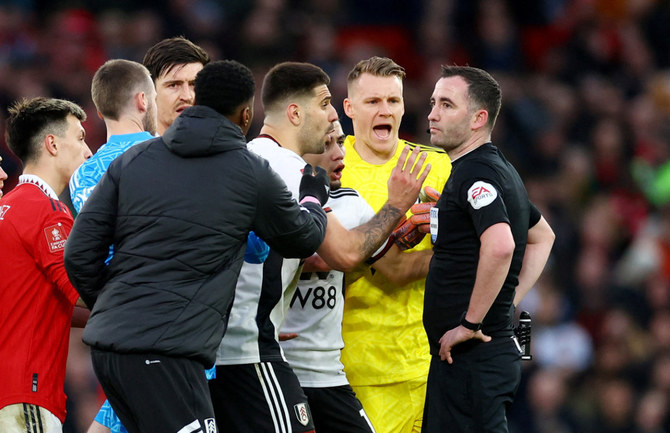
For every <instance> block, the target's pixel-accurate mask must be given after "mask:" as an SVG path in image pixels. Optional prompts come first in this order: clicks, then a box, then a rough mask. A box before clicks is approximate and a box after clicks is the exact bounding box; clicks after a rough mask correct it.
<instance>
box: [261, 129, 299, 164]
mask: <svg viewBox="0 0 670 433" xmlns="http://www.w3.org/2000/svg"><path fill="white" fill-rule="evenodd" d="M260 133H261V134H266V135H269V136H270V137H272V138H274V139H275V140H277V142H278V143H279V144H280V145H281V147H283V148H284V149H288V150H291V151H293V152H295V153H297V154H298V155H300V156H303V154H304V152H302V151H301V149H300V144H299V141H298V137H297V136H296V135H295V134H293V133H292V131H289V130H287V128H279V127H276V126H274V125H269V124H267V123H264V124H263V127H262V128H261V132H260Z"/></svg>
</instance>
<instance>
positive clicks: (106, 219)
mask: <svg viewBox="0 0 670 433" xmlns="http://www.w3.org/2000/svg"><path fill="white" fill-rule="evenodd" d="M112 167H113V165H112V166H111V167H110V170H108V171H107V173H105V175H104V176H103V177H102V179H101V180H100V183H99V184H98V187H97V188H96V189H95V191H94V192H93V194H92V195H91V197H90V198H89V200H88V201H87V202H86V205H85V206H84V207H83V208H82V212H81V213H80V214H79V215H78V216H77V220H76V221H75V223H74V226H73V228H72V233H71V234H70V237H69V238H68V241H67V244H66V245H65V256H64V258H65V268H66V269H67V273H68V276H69V277H70V281H72V285H73V286H74V287H75V288H76V289H77V291H78V292H79V295H80V296H81V298H82V299H83V301H84V302H85V303H86V305H87V306H88V307H89V309H92V308H93V305H94V304H95V301H96V299H97V297H98V294H99V293H100V290H102V286H103V285H104V283H105V281H106V279H105V276H106V272H105V270H106V269H105V268H106V266H105V259H106V258H107V256H108V255H109V246H110V245H111V244H112V243H113V237H114V227H115V222H116V209H117V187H116V181H115V180H114V179H113V178H112V174H111V171H112Z"/></svg>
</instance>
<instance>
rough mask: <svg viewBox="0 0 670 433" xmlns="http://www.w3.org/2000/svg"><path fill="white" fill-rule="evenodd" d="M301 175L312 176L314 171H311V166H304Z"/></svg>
mask: <svg viewBox="0 0 670 433" xmlns="http://www.w3.org/2000/svg"><path fill="white" fill-rule="evenodd" d="M302 174H309V175H312V176H313V175H314V170H313V169H312V164H305V168H304V169H303V171H302Z"/></svg>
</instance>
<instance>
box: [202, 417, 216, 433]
mask: <svg viewBox="0 0 670 433" xmlns="http://www.w3.org/2000/svg"><path fill="white" fill-rule="evenodd" d="M216 432H217V430H216V421H215V420H214V418H207V419H206V420H205V433H216Z"/></svg>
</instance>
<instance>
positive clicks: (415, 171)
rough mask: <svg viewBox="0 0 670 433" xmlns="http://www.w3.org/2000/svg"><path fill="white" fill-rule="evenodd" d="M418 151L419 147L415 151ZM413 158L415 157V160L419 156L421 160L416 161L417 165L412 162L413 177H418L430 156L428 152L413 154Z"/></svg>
mask: <svg viewBox="0 0 670 433" xmlns="http://www.w3.org/2000/svg"><path fill="white" fill-rule="evenodd" d="M418 149H419V148H418V147H417V148H415V149H414V150H415V151H417V150H418ZM412 156H413V157H414V159H416V157H417V156H418V157H419V159H418V160H416V164H414V162H412V164H413V165H412V172H411V173H412V175H414V177H416V175H417V174H419V172H420V171H421V169H422V168H423V164H425V162H426V158H428V154H427V153H426V152H416V154H415V153H414V152H412Z"/></svg>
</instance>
